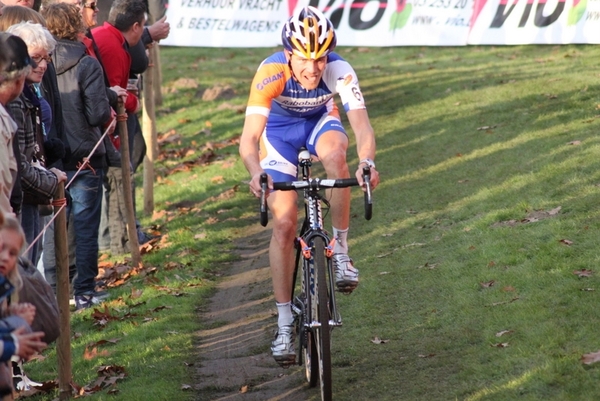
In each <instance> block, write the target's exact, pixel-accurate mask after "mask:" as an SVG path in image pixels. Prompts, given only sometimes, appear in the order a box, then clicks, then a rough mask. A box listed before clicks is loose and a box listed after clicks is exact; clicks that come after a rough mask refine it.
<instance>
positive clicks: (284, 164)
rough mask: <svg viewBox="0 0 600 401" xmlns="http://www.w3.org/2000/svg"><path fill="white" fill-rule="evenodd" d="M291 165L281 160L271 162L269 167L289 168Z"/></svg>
mask: <svg viewBox="0 0 600 401" xmlns="http://www.w3.org/2000/svg"><path fill="white" fill-rule="evenodd" d="M288 164H289V163H286V162H282V161H279V160H269V166H271V167H275V166H287V165H288Z"/></svg>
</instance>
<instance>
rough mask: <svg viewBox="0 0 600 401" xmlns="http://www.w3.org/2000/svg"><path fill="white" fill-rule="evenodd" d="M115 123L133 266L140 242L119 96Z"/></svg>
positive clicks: (123, 112)
mask: <svg viewBox="0 0 600 401" xmlns="http://www.w3.org/2000/svg"><path fill="white" fill-rule="evenodd" d="M117 124H118V127H119V136H120V137H121V171H122V174H123V196H124V197H125V215H126V216H125V217H126V219H127V234H128V236H129V251H130V252H131V261H132V264H133V266H134V267H137V266H139V265H140V263H141V262H142V257H141V255H140V244H139V242H138V236H137V227H136V224H135V210H134V209H133V193H132V190H131V158H130V157H129V135H128V133H127V113H126V112H125V105H124V104H123V100H122V99H121V98H119V103H118V104H117Z"/></svg>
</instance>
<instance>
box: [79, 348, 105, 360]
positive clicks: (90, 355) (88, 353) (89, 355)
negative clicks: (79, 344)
mask: <svg viewBox="0 0 600 401" xmlns="http://www.w3.org/2000/svg"><path fill="white" fill-rule="evenodd" d="M109 355H110V353H109V352H108V351H107V350H103V351H100V352H98V348H97V347H94V348H92V349H91V350H90V349H89V348H88V347H86V348H85V351H84V352H83V359H85V360H86V361H90V360H92V359H94V358H96V357H97V356H109Z"/></svg>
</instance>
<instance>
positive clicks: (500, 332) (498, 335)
mask: <svg viewBox="0 0 600 401" xmlns="http://www.w3.org/2000/svg"><path fill="white" fill-rule="evenodd" d="M514 332H515V331H514V330H502V331H499V332H497V333H496V337H502V336H503V335H505V334H512V333H514Z"/></svg>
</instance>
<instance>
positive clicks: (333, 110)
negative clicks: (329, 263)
mask: <svg viewBox="0 0 600 401" xmlns="http://www.w3.org/2000/svg"><path fill="white" fill-rule="evenodd" d="M282 41H283V47H284V50H283V51H281V52H277V53H275V54H273V55H271V56H270V57H268V58H267V59H265V60H264V61H263V62H262V63H261V65H260V66H259V68H258V71H257V72H256V75H255V76H254V80H253V81H252V86H251V88H250V96H249V100H248V106H247V109H246V119H245V122H244V128H243V132H242V136H241V140H240V155H241V157H242V160H243V162H244V165H245V166H246V169H247V170H248V172H249V173H250V175H251V180H250V191H251V192H252V193H253V194H254V195H255V196H257V197H259V196H260V193H261V187H260V182H259V178H260V175H261V174H262V173H263V172H266V173H267V174H268V176H269V187H270V188H272V184H273V182H281V181H292V180H295V179H296V174H297V163H298V162H297V158H298V151H299V149H300V148H302V147H305V148H307V149H308V150H309V152H310V153H311V155H313V156H315V157H317V158H318V159H319V160H320V161H321V163H322V164H323V167H324V168H325V171H326V173H327V176H328V177H330V178H349V177H350V172H349V167H348V165H347V163H346V151H347V148H348V136H347V134H346V132H345V130H344V127H343V126H342V124H341V121H340V115H339V112H338V109H337V107H336V105H335V102H334V98H333V96H334V95H335V94H336V93H339V95H340V98H341V101H342V103H343V105H344V109H345V110H346V113H347V116H348V120H349V121H350V125H351V126H352V129H353V131H354V133H355V136H356V142H357V152H358V156H359V158H360V162H359V165H358V168H357V170H356V177H357V179H358V180H359V183H361V184H364V183H363V182H362V176H361V173H362V167H363V166H365V165H366V166H370V167H371V186H372V188H375V187H376V186H377V184H378V183H379V174H378V173H377V170H375V163H374V161H373V159H374V158H375V135H374V132H373V128H372V127H371V124H370V122H369V117H368V114H367V111H366V108H365V103H364V100H363V96H362V94H361V91H360V88H359V85H358V79H357V77H356V73H355V72H354V70H353V69H352V67H351V66H350V64H348V63H347V62H346V61H345V60H343V59H342V58H341V57H340V56H339V55H337V54H336V53H333V50H334V48H335V45H336V34H335V32H334V29H333V25H332V24H331V21H329V20H328V19H327V18H326V17H325V15H323V13H322V12H321V11H319V10H318V9H316V8H314V7H310V6H309V7H305V8H301V9H300V10H298V11H297V12H295V13H294V14H293V15H292V16H291V17H290V18H289V19H288V20H287V22H286V23H285V25H284V27H283V31H282ZM328 195H330V203H331V220H332V225H333V236H334V237H335V238H336V242H335V247H334V255H333V264H334V267H335V275H336V285H337V286H338V289H339V290H340V291H342V292H346V293H350V292H352V291H353V290H354V289H355V288H356V286H357V285H358V270H357V269H356V268H355V267H354V265H353V264H352V259H350V258H349V257H348V243H347V236H348V227H349V222H350V189H349V188H344V189H337V190H336V191H332V192H331V193H330V194H328ZM296 200H297V193H296V192H295V191H274V192H272V193H270V195H269V197H268V200H267V201H268V205H269V209H270V210H271V213H272V216H273V234H272V237H271V243H270V246H269V262H270V265H271V276H272V280H273V291H274V295H275V301H276V304H277V311H278V327H279V329H278V331H277V334H276V337H275V340H274V341H273V343H272V346H271V351H272V353H273V357H274V358H275V360H276V361H277V362H278V363H279V364H281V365H282V366H289V365H290V364H293V363H294V361H295V357H296V354H295V350H294V329H293V315H292V310H291V294H292V282H293V273H294V245H293V244H294V237H295V235H296V228H297V202H296Z"/></svg>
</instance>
